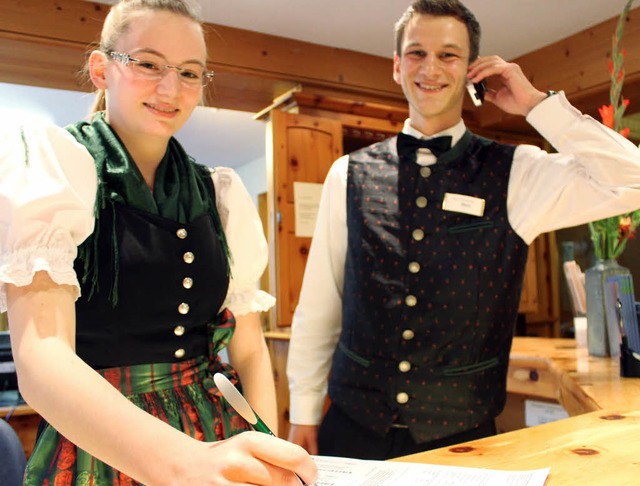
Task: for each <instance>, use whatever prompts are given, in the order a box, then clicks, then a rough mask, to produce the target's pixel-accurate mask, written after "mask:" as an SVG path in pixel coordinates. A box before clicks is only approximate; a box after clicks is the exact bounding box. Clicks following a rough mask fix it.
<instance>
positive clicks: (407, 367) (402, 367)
mask: <svg viewBox="0 0 640 486" xmlns="http://www.w3.org/2000/svg"><path fill="white" fill-rule="evenodd" d="M398 369H399V370H400V371H401V372H402V373H406V372H407V371H409V370H410V369H411V363H409V362H408V361H400V363H398Z"/></svg>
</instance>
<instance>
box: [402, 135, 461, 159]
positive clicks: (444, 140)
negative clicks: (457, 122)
mask: <svg viewBox="0 0 640 486" xmlns="http://www.w3.org/2000/svg"><path fill="white" fill-rule="evenodd" d="M397 146H398V155H405V156H413V155H414V154H415V152H416V150H418V149H419V148H428V149H429V150H431V153H433V155H435V156H436V157H440V155H441V154H443V153H445V152H446V151H447V150H449V149H450V148H451V137H450V136H449V135H446V136H443V137H435V138H429V139H422V138H416V137H412V136H411V135H407V134H406V133H402V132H400V133H398V142H397Z"/></svg>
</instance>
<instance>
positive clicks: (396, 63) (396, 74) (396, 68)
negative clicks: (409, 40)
mask: <svg viewBox="0 0 640 486" xmlns="http://www.w3.org/2000/svg"><path fill="white" fill-rule="evenodd" d="M393 80H394V81H395V82H396V84H399V85H400V86H402V79H401V78H400V56H398V54H396V53H395V52H394V53H393Z"/></svg>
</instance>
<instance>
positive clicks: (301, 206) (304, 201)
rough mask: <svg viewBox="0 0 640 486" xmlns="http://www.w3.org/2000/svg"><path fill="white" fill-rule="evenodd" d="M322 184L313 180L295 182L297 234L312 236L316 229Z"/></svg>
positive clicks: (298, 235) (294, 206) (303, 236)
mask: <svg viewBox="0 0 640 486" xmlns="http://www.w3.org/2000/svg"><path fill="white" fill-rule="evenodd" d="M321 194H322V184H316V183H312V182H294V183H293V209H294V212H295V235H296V236H297V237H299V238H311V237H312V236H313V231H314V230H315V229H316V219H317V218H318V208H319V207H320V196H321Z"/></svg>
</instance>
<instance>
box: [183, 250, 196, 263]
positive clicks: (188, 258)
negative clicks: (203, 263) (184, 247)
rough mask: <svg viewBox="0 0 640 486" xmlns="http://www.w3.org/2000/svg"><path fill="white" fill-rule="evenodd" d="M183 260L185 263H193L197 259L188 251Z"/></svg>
mask: <svg viewBox="0 0 640 486" xmlns="http://www.w3.org/2000/svg"><path fill="white" fill-rule="evenodd" d="M182 259H183V260H184V262H185V263H193V261H194V260H195V259H196V256H195V255H194V254H193V253H191V252H190V251H188V252H186V253H185V254H184V255H182Z"/></svg>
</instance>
